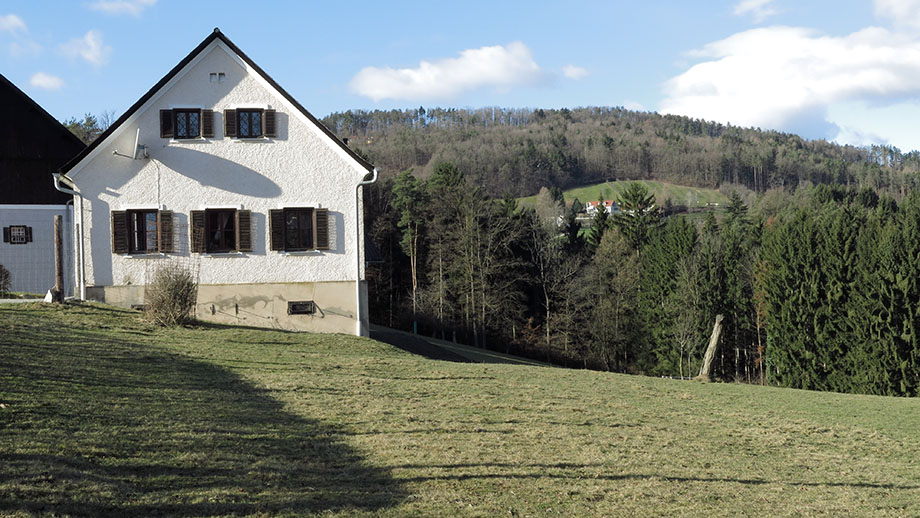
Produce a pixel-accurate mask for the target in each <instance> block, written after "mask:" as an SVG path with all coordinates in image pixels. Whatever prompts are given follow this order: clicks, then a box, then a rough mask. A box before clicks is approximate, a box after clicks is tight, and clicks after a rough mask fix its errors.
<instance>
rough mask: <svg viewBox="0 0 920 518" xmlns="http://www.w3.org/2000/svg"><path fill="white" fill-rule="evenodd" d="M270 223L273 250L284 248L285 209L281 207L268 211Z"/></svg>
mask: <svg viewBox="0 0 920 518" xmlns="http://www.w3.org/2000/svg"><path fill="white" fill-rule="evenodd" d="M268 225H269V231H268V232H269V234H270V235H271V247H272V250H284V211H283V210H281V209H273V210H270V211H268Z"/></svg>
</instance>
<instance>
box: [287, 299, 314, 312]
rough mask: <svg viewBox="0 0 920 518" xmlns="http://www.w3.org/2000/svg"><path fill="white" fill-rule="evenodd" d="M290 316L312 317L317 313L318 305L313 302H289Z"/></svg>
mask: <svg viewBox="0 0 920 518" xmlns="http://www.w3.org/2000/svg"><path fill="white" fill-rule="evenodd" d="M287 312H288V315H312V314H314V313H316V303H315V302H313V301H312V300H298V301H288V311H287Z"/></svg>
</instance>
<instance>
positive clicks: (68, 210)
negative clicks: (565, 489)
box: [0, 205, 74, 296]
mask: <svg viewBox="0 0 920 518" xmlns="http://www.w3.org/2000/svg"><path fill="white" fill-rule="evenodd" d="M57 215H60V216H63V224H64V228H63V229H62V230H63V236H62V237H63V240H64V251H63V253H64V257H63V259H64V295H66V296H71V295H73V286H74V281H73V232H72V224H73V223H72V221H73V220H72V207H71V206H69V205H0V227H8V226H10V225H25V226H27V227H32V242H31V243H26V244H24V245H23V244H16V245H13V244H10V243H3V242H0V264H2V265H3V266H4V267H5V268H6V269H7V270H9V272H10V275H11V277H12V283H11V286H10V289H11V290H12V291H24V292H28V293H37V294H44V293H45V292H47V291H48V290H49V289H51V288H53V287H54V216H57Z"/></svg>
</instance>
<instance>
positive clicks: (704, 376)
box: [696, 315, 722, 381]
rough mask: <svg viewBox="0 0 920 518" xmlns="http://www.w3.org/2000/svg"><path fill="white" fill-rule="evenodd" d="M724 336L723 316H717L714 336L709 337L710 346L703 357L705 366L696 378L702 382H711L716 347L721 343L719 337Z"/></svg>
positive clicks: (713, 328)
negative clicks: (711, 368) (710, 375)
mask: <svg viewBox="0 0 920 518" xmlns="http://www.w3.org/2000/svg"><path fill="white" fill-rule="evenodd" d="M720 334H722V315H716V322H715V325H713V326H712V336H710V337H709V346H708V347H706V355H705V356H704V357H703V366H702V367H701V368H700V374H699V376H697V377H696V379H697V380H700V381H709V368H710V366H711V365H712V358H713V357H714V356H715V355H716V345H717V344H718V343H719V335H720Z"/></svg>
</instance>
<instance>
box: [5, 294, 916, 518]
mask: <svg viewBox="0 0 920 518" xmlns="http://www.w3.org/2000/svg"><path fill="white" fill-rule="evenodd" d="M918 422H920V402H918V401H917V400H915V399H893V398H881V397H867V396H854V395H840V394H824V393H814V392H804V391H795V390H782V389H776V388H765V387H758V386H746V385H727V384H700V383H695V382H680V381H673V380H662V379H652V378H644V377H634V376H624V375H613V374H604V373H596V372H585V371H575V370H564V369H559V368H548V367H532V366H522V365H498V364H464V363H455V362H444V361H434V360H426V359H422V358H419V357H416V356H413V355H411V354H409V353H406V352H403V351H400V350H398V349H395V348H392V347H390V346H388V345H384V344H381V343H378V342H374V341H370V340H365V339H360V338H355V337H350V336H341V335H332V336H330V335H310V334H296V333H285V332H279V331H270V330H259V329H249V328H235V327H229V326H213V325H200V326H196V327H190V328H183V329H174V330H166V329H158V328H153V327H151V326H150V325H148V324H146V323H144V322H143V321H141V320H140V319H139V315H138V314H137V313H134V312H128V311H123V310H119V309H114V308H111V307H107V306H97V305H83V306H77V305H67V306H59V307H52V306H46V305H41V304H37V303H35V304H32V303H30V304H16V305H13V304H10V305H0V515H2V516H38V515H42V516H161V515H165V516H231V515H232V516H304V515H319V516H390V517H402V516H482V517H497V516H598V517H599V516H662V515H678V516H745V515H746V516H821V515H824V516H842V515H845V516H917V515H920V435H918V433H917V424H918Z"/></svg>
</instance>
